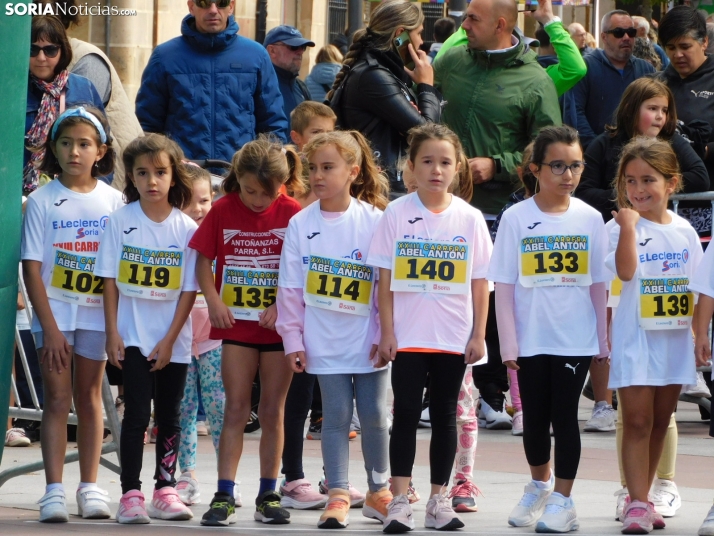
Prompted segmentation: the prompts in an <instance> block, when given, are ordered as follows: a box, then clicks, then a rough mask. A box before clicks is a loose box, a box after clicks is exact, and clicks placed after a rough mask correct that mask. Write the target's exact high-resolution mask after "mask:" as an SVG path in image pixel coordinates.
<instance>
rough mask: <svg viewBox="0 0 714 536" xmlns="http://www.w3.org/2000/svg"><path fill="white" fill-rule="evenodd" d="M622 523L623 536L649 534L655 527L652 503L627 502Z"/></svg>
mask: <svg viewBox="0 0 714 536" xmlns="http://www.w3.org/2000/svg"><path fill="white" fill-rule="evenodd" d="M623 516H624V520H623V521H622V533H623V534H649V533H650V532H652V529H653V528H654V527H653V523H652V521H653V517H654V516H653V514H652V507H651V505H650V503H644V502H642V501H632V502H630V501H629V500H628V501H627V504H626V505H625V511H624V512H623Z"/></svg>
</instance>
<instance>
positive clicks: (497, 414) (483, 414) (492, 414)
mask: <svg viewBox="0 0 714 536" xmlns="http://www.w3.org/2000/svg"><path fill="white" fill-rule="evenodd" d="M478 425H479V427H483V428H487V429H488V430H510V429H511V428H513V419H511V416H510V415H509V414H508V413H507V412H506V409H505V408H504V409H502V410H501V411H496V410H495V409H493V408H492V407H491V406H489V405H488V403H487V402H486V401H485V400H484V399H483V398H479V404H478Z"/></svg>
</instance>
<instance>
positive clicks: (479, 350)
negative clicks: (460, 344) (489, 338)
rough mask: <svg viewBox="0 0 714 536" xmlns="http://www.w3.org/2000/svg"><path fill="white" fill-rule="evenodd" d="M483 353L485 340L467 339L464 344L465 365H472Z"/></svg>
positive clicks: (484, 352)
mask: <svg viewBox="0 0 714 536" xmlns="http://www.w3.org/2000/svg"><path fill="white" fill-rule="evenodd" d="M485 355H486V341H485V340H484V339H480V338H474V339H469V342H468V343H467V344H466V352H465V356H464V362H465V363H466V364H467V365H473V364H474V363H476V362H477V361H478V360H479V359H481V358H483V356H485Z"/></svg>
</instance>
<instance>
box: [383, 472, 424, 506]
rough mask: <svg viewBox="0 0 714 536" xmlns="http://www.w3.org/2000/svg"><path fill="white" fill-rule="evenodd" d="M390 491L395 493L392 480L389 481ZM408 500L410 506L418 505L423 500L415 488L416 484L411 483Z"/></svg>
mask: <svg viewBox="0 0 714 536" xmlns="http://www.w3.org/2000/svg"><path fill="white" fill-rule="evenodd" d="M389 491H391V492H392V493H394V486H393V485H392V479H391V478H390V479H389ZM407 499H409V504H414V503H417V502H419V501H420V500H421V496H420V495H419V492H418V491H417V490H416V488H415V487H414V483H413V482H412V481H411V480H410V481H409V488H408V489H407Z"/></svg>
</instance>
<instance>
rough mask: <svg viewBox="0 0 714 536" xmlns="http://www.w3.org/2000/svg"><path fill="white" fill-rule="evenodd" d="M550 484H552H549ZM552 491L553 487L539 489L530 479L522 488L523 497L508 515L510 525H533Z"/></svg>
mask: <svg viewBox="0 0 714 536" xmlns="http://www.w3.org/2000/svg"><path fill="white" fill-rule="evenodd" d="M551 486H552V484H551ZM551 493H553V488H552V487H549V488H546V489H540V488H539V487H538V486H536V485H535V483H534V482H533V481H532V480H531V481H530V482H528V484H526V487H525V489H524V490H523V497H521V500H520V501H519V502H518V504H517V505H516V507H515V508H514V509H513V510H512V511H511V515H510V516H509V517H508V524H509V525H511V526H512V527H527V526H529V525H533V524H534V523H535V522H536V521H538V518H539V517H540V516H541V515H542V514H543V510H545V503H546V501H548V497H550V494H551Z"/></svg>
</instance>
